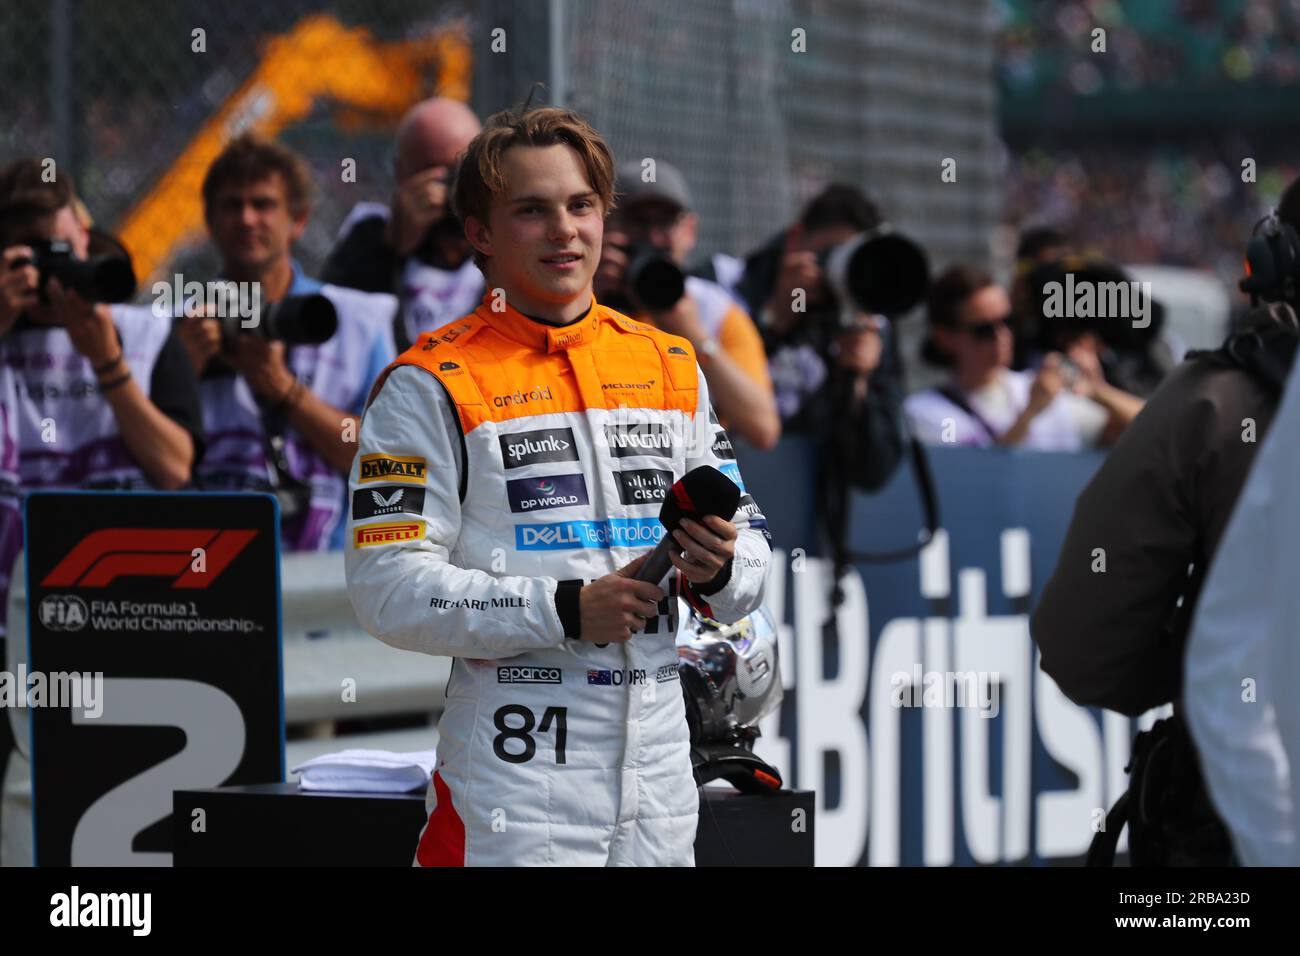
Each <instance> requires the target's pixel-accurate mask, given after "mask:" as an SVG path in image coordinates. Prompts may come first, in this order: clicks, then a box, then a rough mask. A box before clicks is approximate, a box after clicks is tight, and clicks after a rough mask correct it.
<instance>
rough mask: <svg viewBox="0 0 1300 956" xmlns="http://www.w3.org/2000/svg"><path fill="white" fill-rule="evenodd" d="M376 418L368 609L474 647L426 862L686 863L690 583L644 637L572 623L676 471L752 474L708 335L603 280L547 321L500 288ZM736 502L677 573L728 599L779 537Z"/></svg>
mask: <svg viewBox="0 0 1300 956" xmlns="http://www.w3.org/2000/svg"><path fill="white" fill-rule="evenodd" d="M359 441H360V447H359V449H358V453H357V457H356V460H355V462H354V463H353V467H352V473H351V478H350V486H349V491H350V495H351V497H350V506H351V524H350V526H349V541H348V545H347V550H346V555H347V574H348V589H349V593H350V595H351V598H352V602H353V605H354V607H355V608H356V611H357V615H358V618H359V619H360V621H361V623H362V625H363V626H364V627H365V628H366V629H367V630H368V631H369V632H370V633H372V634H374V635H375V636H376V637H378V638H380V639H381V640H383V641H385V642H386V643H388V644H391V645H393V646H395V647H400V648H405V649H409V650H415V651H421V652H424V653H426V654H443V655H449V656H451V657H453V658H457V660H455V661H454V662H453V668H452V674H451V678H450V680H449V682H448V687H447V696H446V707H445V710H444V711H443V714H442V720H441V723H440V725H439V732H440V740H439V746H438V769H437V771H436V772H435V774H434V777H433V781H432V783H431V785H430V788H429V794H428V808H429V822H428V824H427V825H426V826H425V828H424V830H423V832H422V833H421V836H420V841H419V845H418V847H417V851H416V862H417V863H418V864H422V865H464V864H487V865H507V864H543V865H544V864H561V865H606V864H615V865H617V864H625V865H626V864H630V865H691V864H692V863H693V862H694V852H693V843H694V839H695V830H696V823H697V815H698V809H699V799H698V794H697V791H696V788H695V784H694V781H693V778H692V774H691V762H690V755H689V741H688V732H687V727H686V720H685V711H684V706H683V701H682V693H681V688H680V685H679V684H678V680H677V653H676V649H675V645H674V635H675V634H676V631H677V620H676V616H677V614H676V612H677V601H676V600H675V599H674V598H672V597H669V598H665V600H664V601H662V602H661V603H660V612H661V613H660V617H659V618H657V619H656V618H651V619H650V620H649V621H648V622H647V626H646V627H645V629H644V630H643V631H642V632H639V633H637V634H636V635H635V636H634V637H633V638H632V639H631V640H630V641H627V642H626V643H613V644H609V645H608V646H604V647H601V646H597V645H595V644H592V643H590V642H588V641H584V640H580V639H577V637H578V633H579V629H580V624H579V616H578V603H579V602H578V592H579V589H580V588H581V586H582V582H591V581H593V580H595V579H596V578H599V577H602V576H604V575H606V574H609V573H610V572H612V571H614V570H615V569H617V568H619V567H622V566H623V565H625V564H627V563H628V562H630V561H632V560H633V559H634V558H636V557H638V556H639V555H641V554H643V553H645V552H646V550H647V549H648V548H650V547H651V546H652V545H654V544H655V543H656V542H657V541H658V540H659V538H660V537H661V536H662V535H663V527H662V525H661V524H660V522H659V520H658V513H659V508H660V505H661V503H662V501H663V498H664V495H665V494H666V493H667V491H668V489H669V487H670V486H671V485H672V483H673V482H674V481H676V480H677V479H678V478H680V477H682V475H683V474H685V473H686V472H687V471H690V470H691V469H693V468H695V467H697V466H700V465H713V466H715V467H717V468H719V469H720V470H721V471H723V472H724V473H726V474H728V475H729V476H730V477H731V478H732V479H733V480H734V481H736V482H737V484H740V482H741V479H740V474H739V471H738V469H737V468H736V463H735V460H734V455H733V453H732V451H731V445H730V442H729V441H728V440H727V437H726V434H725V433H724V432H723V431H722V429H721V428H720V427H719V426H718V425H717V424H716V419H714V417H713V416H712V415H711V413H710V409H709V402H708V389H707V386H706V384H705V380H704V376H703V375H702V373H701V372H700V370H699V367H698V366H697V365H696V363H695V358H694V353H693V351H692V350H691V347H690V344H689V343H688V342H686V340H684V339H680V338H677V337H675V336H671V335H668V334H666V333H663V332H660V331H658V330H657V329H654V328H653V327H651V326H647V325H642V324H640V323H636V322H633V321H632V320H630V319H628V318H626V317H625V316H622V315H620V314H619V313H617V312H614V311H612V310H609V309H605V308H604V307H602V306H599V305H596V304H593V307H592V309H591V310H590V311H589V312H588V313H587V315H586V316H584V317H583V318H582V319H579V320H577V321H576V322H574V323H571V324H570V325H567V326H562V327H553V326H548V325H545V324H543V323H540V322H536V321H534V320H532V319H529V318H527V317H526V316H523V315H521V314H520V313H519V312H517V311H515V310H514V309H513V308H510V307H507V308H506V311H505V312H494V311H492V308H491V297H487V298H485V299H484V300H483V304H481V305H480V306H479V308H478V309H477V310H476V312H474V313H472V314H471V315H469V316H466V317H464V318H463V319H459V320H457V321H456V322H453V323H451V324H450V325H448V326H444V327H443V328H441V329H439V330H437V331H435V332H432V333H428V334H425V335H423V336H421V337H420V339H419V340H418V341H417V342H416V344H415V345H414V346H412V348H411V349H410V350H408V351H407V352H406V353H404V354H403V355H402V356H401V357H399V358H398V360H397V362H396V363H394V365H393V366H390V368H389V370H388V372H387V373H386V374H385V376H384V377H382V378H381V379H380V380H379V382H378V383H377V384H376V388H375V390H374V392H373V393H372V399H371V404H370V406H369V408H368V410H367V411H366V413H365V417H364V418H363V420H362V425H361V432H360V440H359ZM741 487H742V491H743V485H742V486H741ZM733 521H734V522H735V524H736V526H737V528H738V529H739V536H738V539H737V541H736V549H735V557H734V559H733V560H732V562H731V563H730V565H729V566H728V567H725V568H724V569H723V571H722V572H721V573H720V574H719V575H718V577H717V578H715V580H714V581H713V582H710V584H709V585H704V586H699V587H692V586H690V585H686V584H683V585H682V587H681V592H682V597H684V598H686V599H687V600H688V601H690V602H691V603H692V604H693V605H694V606H696V607H697V608H699V609H700V610H701V611H702V613H705V614H708V615H709V616H711V617H714V618H716V619H718V620H720V621H724V622H731V621H734V620H738V619H739V618H741V617H743V616H744V615H746V614H748V613H749V612H751V611H752V610H754V609H755V608H757V607H758V606H759V604H760V603H761V600H762V594H763V585H764V581H765V578H766V573H767V565H768V560H769V556H770V553H771V547H770V543H769V540H768V537H769V536H768V534H767V524H766V521H765V520H764V518H763V515H762V513H761V512H760V511H759V509H758V507H757V505H756V504H754V502H753V500H752V499H751V498H750V497H749V496H748V495H746V496H744V497H743V498H742V505H741V508H740V510H738V511H737V513H736V516H735V518H734V519H733ZM677 580H678V578H677V572H676V571H673V572H672V573H671V575H670V577H669V579H668V582H669V583H668V584H667V585H666V587H667V588H668V589H669V590H670V592H672V593H676V591H677V590H678V585H677V583H676V582H677Z"/></svg>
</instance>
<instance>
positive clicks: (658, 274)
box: [623, 246, 686, 309]
mask: <svg viewBox="0 0 1300 956" xmlns="http://www.w3.org/2000/svg"><path fill="white" fill-rule="evenodd" d="M627 259H628V262H627V271H626V272H625V273H624V274H623V285H624V286H625V288H627V289H629V290H631V292H632V294H633V295H634V296H635V297H636V299H637V301H639V302H640V303H641V304H642V305H644V306H646V307H647V308H650V309H671V308H672V307H673V306H675V305H676V304H677V302H678V300H679V299H681V297H682V296H684V295H685V294H686V274H685V273H684V272H682V270H681V268H680V267H679V266H678V265H677V263H675V262H673V260H672V259H670V258H668V257H667V256H666V255H664V254H663V253H662V252H660V251H659V250H658V249H656V248H655V247H654V246H631V247H629V248H628V250H627Z"/></svg>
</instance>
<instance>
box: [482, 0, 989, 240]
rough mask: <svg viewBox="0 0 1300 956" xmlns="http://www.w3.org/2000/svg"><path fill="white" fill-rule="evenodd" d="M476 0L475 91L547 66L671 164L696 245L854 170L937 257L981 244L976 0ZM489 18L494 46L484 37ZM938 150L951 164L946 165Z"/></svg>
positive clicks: (485, 104)
mask: <svg viewBox="0 0 1300 956" xmlns="http://www.w3.org/2000/svg"><path fill="white" fill-rule="evenodd" d="M556 8H558V10H559V13H560V37H561V42H559V43H558V44H552V43H551V36H550V32H549V31H550V27H551V24H552V23H553V22H554V16H555V11H556ZM476 10H477V14H476V17H475V29H474V41H473V48H474V51H475V54H476V56H477V60H476V65H475V95H474V103H475V106H476V107H477V108H478V109H479V110H480V111H481V112H491V111H493V110H497V109H501V108H503V107H506V106H510V105H514V104H517V103H519V102H520V101H522V100H523V99H524V97H525V96H527V94H528V92H529V88H530V86H531V83H532V81H534V80H545V81H546V82H548V83H549V84H550V85H551V86H552V88H553V90H552V92H553V93H558V94H560V96H561V97H562V98H563V100H564V102H565V105H568V106H572V107H574V108H576V109H578V110H579V111H581V112H582V113H583V114H584V115H586V116H587V117H588V118H589V119H590V120H591V121H592V122H593V124H594V125H595V126H596V128H597V129H599V130H600V131H601V132H602V133H603V134H604V135H605V136H606V138H607V139H608V140H609V141H610V143H611V145H612V146H613V147H614V151H615V153H616V155H617V156H619V157H620V158H627V157H637V158H642V157H654V158H656V159H661V160H667V161H669V162H671V163H673V164H674V165H676V166H678V167H679V168H680V169H681V170H682V171H683V173H684V174H685V175H686V177H687V180H688V182H689V183H690V186H691V188H692V192H693V194H694V197H695V201H696V203H697V205H698V207H699V209H698V212H699V213H700V244H699V249H698V252H700V253H701V254H702V255H707V254H711V253H713V252H717V251H725V252H731V253H734V254H744V253H745V252H747V251H749V250H750V249H752V248H753V247H755V246H756V245H758V244H759V243H760V242H761V241H762V240H763V239H765V238H766V237H767V236H769V235H770V234H771V233H773V232H775V231H776V230H777V229H779V228H781V227H782V226H784V225H786V224H787V223H788V222H789V221H790V220H791V219H792V218H793V217H794V216H795V215H796V214H797V213H798V210H799V207H800V206H801V205H802V203H803V202H804V201H805V200H807V199H808V198H809V197H811V196H812V195H813V194H815V193H816V192H817V191H818V190H820V189H821V187H822V186H824V185H826V184H827V183H829V182H833V181H837V180H838V181H844V182H849V183H856V184H858V185H860V186H862V187H864V188H865V189H866V191H867V192H868V194H870V195H871V196H872V197H873V198H874V199H876V201H877V202H878V203H879V204H880V205H881V207H882V208H883V210H884V211H885V213H886V215H887V216H888V217H889V218H890V219H892V220H893V221H894V222H895V223H896V224H897V225H899V226H900V227H902V228H904V229H906V230H908V231H910V232H911V233H912V234H914V235H915V236H916V237H917V238H918V239H920V240H921V241H922V242H923V243H924V244H925V245H926V246H927V247H928V248H929V249H930V250H931V252H932V254H933V256H934V257H935V259H936V260H937V261H938V262H940V263H943V262H948V261H952V260H954V259H964V260H972V261H975V262H980V263H987V261H988V257H989V250H988V238H989V234H990V230H991V228H992V226H993V224H994V223H995V221H996V218H997V212H998V203H999V196H1000V191H999V189H998V185H999V173H998V168H999V162H1000V156H999V147H998V145H997V142H998V141H997V102H996V89H995V86H994V62H993V53H994V45H995V42H996V27H997V23H996V18H995V16H994V13H993V10H992V5H991V2H989V0H971V2H966V3H961V4H953V3H949V2H945V0H660V2H657V3H654V4H645V3H640V2H637V0H565V2H563V3H559V4H556V3H551V4H545V3H535V4H515V3H511V2H509V0H484V2H482V3H480V4H479V5H478V7H477V8H476ZM493 31H504V32H503V33H498V34H496V38H497V39H498V41H504V47H505V48H504V49H500V47H501V46H502V45H503V44H502V43H500V42H499V43H498V49H497V50H496V51H493V50H492V45H491V44H492V39H493ZM556 86H560V87H562V89H560V90H555V89H554V87H556ZM945 159H951V160H953V161H954V163H953V164H952V169H953V175H955V181H952V182H945V181H944V179H943V177H942V173H943V161H944V160H945ZM950 178H951V177H950Z"/></svg>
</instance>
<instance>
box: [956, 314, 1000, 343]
mask: <svg viewBox="0 0 1300 956" xmlns="http://www.w3.org/2000/svg"><path fill="white" fill-rule="evenodd" d="M1004 328H1005V329H1009V328H1011V313H1010V312H1008V313H1007V314H1006V315H1004V316H1002V317H1001V318H1000V319H994V320H992V321H991V322H968V323H966V324H965V325H963V326H962V329H964V330H965V331H966V333H967V334H968V335H970V337H971V338H972V339H974V340H975V341H976V342H992V341H993V340H994V339H996V338H997V337H998V330H999V329H1004Z"/></svg>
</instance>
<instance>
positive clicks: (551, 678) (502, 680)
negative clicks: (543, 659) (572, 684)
mask: <svg viewBox="0 0 1300 956" xmlns="http://www.w3.org/2000/svg"><path fill="white" fill-rule="evenodd" d="M497 683H498V684H562V683H564V678H563V675H562V674H561V672H560V669H559V668H558V667H498V668H497Z"/></svg>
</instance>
